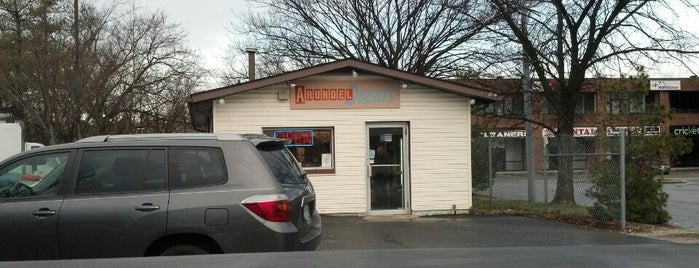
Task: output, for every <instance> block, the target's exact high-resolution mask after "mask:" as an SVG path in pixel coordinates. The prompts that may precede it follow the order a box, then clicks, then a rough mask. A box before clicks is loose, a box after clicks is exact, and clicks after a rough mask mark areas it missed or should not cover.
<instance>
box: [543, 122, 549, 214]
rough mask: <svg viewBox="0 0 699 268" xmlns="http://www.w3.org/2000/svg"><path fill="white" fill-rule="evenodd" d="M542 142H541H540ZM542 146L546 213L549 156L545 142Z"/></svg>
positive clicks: (547, 207)
mask: <svg viewBox="0 0 699 268" xmlns="http://www.w3.org/2000/svg"><path fill="white" fill-rule="evenodd" d="M541 138H542V139H548V138H546V137H543V135H542V137H541ZM542 141H543V140H542ZM542 144H543V152H544V164H543V168H544V207H545V208H546V212H548V211H549V180H548V176H547V175H548V172H549V169H548V164H549V156H548V152H547V151H546V142H542Z"/></svg>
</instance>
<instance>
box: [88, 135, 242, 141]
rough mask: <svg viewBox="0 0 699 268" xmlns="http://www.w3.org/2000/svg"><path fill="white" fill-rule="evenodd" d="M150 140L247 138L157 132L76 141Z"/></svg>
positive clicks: (240, 138)
mask: <svg viewBox="0 0 699 268" xmlns="http://www.w3.org/2000/svg"><path fill="white" fill-rule="evenodd" d="M148 140H245V138H243V137H242V136H240V135H237V134H231V133H218V134H215V133H157V134H124V135H100V136H93V137H88V138H84V139H81V140H78V141H76V142H81V143H82V142H112V141H148Z"/></svg>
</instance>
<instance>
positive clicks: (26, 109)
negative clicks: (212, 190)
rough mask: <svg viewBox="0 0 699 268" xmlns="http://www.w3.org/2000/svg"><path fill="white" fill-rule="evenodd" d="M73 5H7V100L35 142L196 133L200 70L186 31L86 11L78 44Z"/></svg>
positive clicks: (2, 69)
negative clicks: (192, 99) (192, 104)
mask: <svg viewBox="0 0 699 268" xmlns="http://www.w3.org/2000/svg"><path fill="white" fill-rule="evenodd" d="M73 4H74V2H73V1H68V0H63V1H23V0H12V1H10V0H7V1H2V0H0V54H1V55H3V57H0V96H2V97H3V101H4V102H5V103H6V105H7V106H8V107H9V108H8V109H7V110H10V111H12V112H13V113H15V115H16V117H18V118H20V119H21V120H23V121H24V122H25V125H26V129H27V132H28V133H29V136H28V137H27V138H28V139H31V140H35V141H40V142H45V143H49V144H54V143H60V142H67V141H73V140H75V139H78V138H81V137H82V136H87V135H97V134H118V133H137V132H162V131H164V132H174V131H178V132H180V131H186V130H188V126H189V124H188V121H189V120H188V115H187V113H186V105H187V104H186V101H185V99H184V98H185V97H186V96H187V95H189V93H190V92H191V90H192V89H194V88H196V87H197V86H198V85H199V81H200V80H199V79H200V77H201V71H200V70H201V69H200V68H199V67H198V66H197V62H196V55H194V54H193V53H192V52H191V51H190V50H188V49H186V48H185V47H184V46H183V44H184V38H185V35H184V34H183V33H182V31H180V30H179V29H178V27H177V26H176V25H172V24H169V23H168V22H167V19H166V17H165V16H164V15H163V14H162V13H154V14H141V13H137V12H136V10H135V9H134V8H132V9H119V7H123V6H119V5H115V6H111V7H109V8H107V9H105V10H98V9H97V8H95V7H94V6H91V5H90V4H85V3H83V4H81V6H80V12H78V14H79V17H78V21H79V22H78V23H79V26H80V27H79V30H78V36H79V38H76V37H75V36H74V34H75V32H74V30H75V28H74V25H73V24H74V23H75V22H74V21H75V20H74V11H75V10H74V5H73ZM77 40H79V42H80V43H76V41H77ZM76 48H77V49H76ZM78 60H79V61H78ZM0 108H2V107H0Z"/></svg>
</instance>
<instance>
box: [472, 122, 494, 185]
mask: <svg viewBox="0 0 699 268" xmlns="http://www.w3.org/2000/svg"><path fill="white" fill-rule="evenodd" d="M484 130H485V128H484V127H482V126H479V125H473V126H472V127H471V137H472V138H471V186H472V187H473V189H474V190H477V191H483V190H486V189H488V187H489V186H490V179H489V178H488V170H489V169H490V167H489V165H488V159H489V157H488V138H484V137H483V136H481V132H482V131H484ZM492 176H493V178H494V177H495V172H493V174H492Z"/></svg>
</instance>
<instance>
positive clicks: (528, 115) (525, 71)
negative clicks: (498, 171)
mask: <svg viewBox="0 0 699 268" xmlns="http://www.w3.org/2000/svg"><path fill="white" fill-rule="evenodd" d="M522 31H524V32H525V33H526V32H527V11H526V10H525V11H524V12H523V13H522ZM529 69H530V66H529V58H528V57H527V52H526V50H525V49H524V46H522V91H523V92H524V96H523V97H524V119H525V121H524V127H525V131H526V133H527V136H526V141H525V145H526V151H527V155H526V158H527V186H528V188H529V192H528V193H529V203H534V202H536V178H535V177H534V137H533V133H532V96H531V95H532V90H531V85H530V83H529V76H530V71H529Z"/></svg>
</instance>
